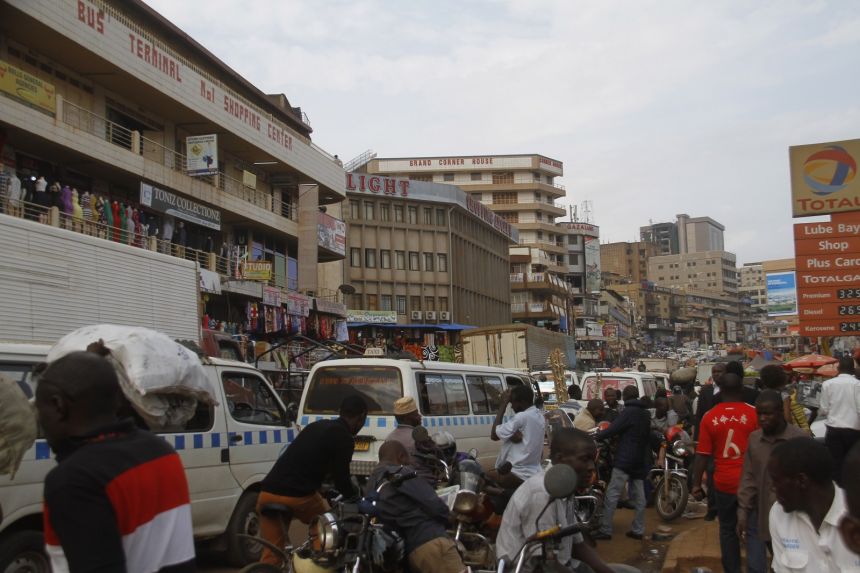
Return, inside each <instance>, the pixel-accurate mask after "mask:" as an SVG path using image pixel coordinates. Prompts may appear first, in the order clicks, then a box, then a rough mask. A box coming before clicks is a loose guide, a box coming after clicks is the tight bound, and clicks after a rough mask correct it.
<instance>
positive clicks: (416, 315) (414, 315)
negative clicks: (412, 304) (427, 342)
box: [410, 310, 421, 320]
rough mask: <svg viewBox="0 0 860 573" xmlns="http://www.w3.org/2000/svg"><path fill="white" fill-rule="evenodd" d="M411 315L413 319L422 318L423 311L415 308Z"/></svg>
mask: <svg viewBox="0 0 860 573" xmlns="http://www.w3.org/2000/svg"><path fill="white" fill-rule="evenodd" d="M410 316H411V317H412V320H421V311H420V310H413V311H412V314H411V315H410Z"/></svg>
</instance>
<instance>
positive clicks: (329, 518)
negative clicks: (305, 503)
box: [308, 513, 340, 556]
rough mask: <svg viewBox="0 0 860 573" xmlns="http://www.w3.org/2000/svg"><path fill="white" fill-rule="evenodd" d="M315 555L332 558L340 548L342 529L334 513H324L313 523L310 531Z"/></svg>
mask: <svg viewBox="0 0 860 573" xmlns="http://www.w3.org/2000/svg"><path fill="white" fill-rule="evenodd" d="M308 535H309V537H310V542H311V548H312V549H313V551H314V554H316V555H320V556H330V555H331V554H333V553H334V552H335V551H336V550H337V548H338V547H340V528H338V525H337V519H335V516H334V514H332V513H323V514H322V515H319V516H317V517H315V518H314V519H313V521H311V525H310V528H309V529H308Z"/></svg>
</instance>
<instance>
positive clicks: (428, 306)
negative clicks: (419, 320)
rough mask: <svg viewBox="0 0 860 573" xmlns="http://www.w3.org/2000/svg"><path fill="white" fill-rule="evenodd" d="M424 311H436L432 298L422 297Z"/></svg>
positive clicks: (434, 301)
mask: <svg viewBox="0 0 860 573" xmlns="http://www.w3.org/2000/svg"><path fill="white" fill-rule="evenodd" d="M424 310H429V311H431V312H432V311H435V310H436V299H435V298H433V297H432V296H425V297H424Z"/></svg>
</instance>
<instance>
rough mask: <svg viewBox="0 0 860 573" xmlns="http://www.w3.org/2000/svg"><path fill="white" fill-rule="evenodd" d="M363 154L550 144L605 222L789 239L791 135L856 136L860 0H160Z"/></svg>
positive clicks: (233, 61) (633, 228)
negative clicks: (708, 226)
mask: <svg viewBox="0 0 860 573" xmlns="http://www.w3.org/2000/svg"><path fill="white" fill-rule="evenodd" d="M147 2H149V3H150V4H151V5H152V6H153V7H155V8H156V9H157V10H159V11H160V12H161V13H162V14H164V15H165V16H166V17H167V18H169V19H170V20H172V21H173V22H175V23H176V24H177V25H178V26H179V27H181V28H182V29H183V30H185V31H186V32H188V33H189V34H190V35H191V36H192V37H194V38H195V39H196V40H198V41H199V42H201V43H202V44H203V45H204V46H206V47H207V48H208V49H209V50H210V51H212V52H213V53H214V54H215V55H216V56H218V57H220V58H221V59H223V60H224V61H225V62H226V63H227V64H229V65H230V66H232V67H233V68H234V69H236V70H237V71H238V72H239V73H241V74H242V75H243V76H245V77H246V78H247V79H248V80H250V81H251V82H252V83H254V84H255V85H257V86H258V87H259V88H260V89H262V90H263V91H265V92H267V93H285V94H286V95H287V97H288V98H289V99H290V102H291V103H292V104H293V105H297V106H301V108H302V110H303V111H305V112H306V113H307V114H308V116H309V117H310V120H311V124H312V126H313V128H314V135H313V137H314V140H315V141H316V143H318V144H319V145H321V146H322V147H324V148H325V149H327V150H328V151H330V152H331V153H337V154H338V155H339V156H340V157H341V158H342V159H344V160H348V159H350V158H352V157H354V156H356V155H358V154H360V153H361V152H363V151H364V150H366V149H373V150H374V151H376V152H377V153H378V154H379V156H380V157H386V156H388V157H392V156H413V155H414V156H418V155H478V154H509V153H540V154H543V155H547V156H549V157H552V158H554V159H558V160H561V161H563V162H564V170H565V176H564V178H563V179H562V180H561V182H562V183H564V184H565V186H566V187H567V198H566V199H564V200H563V202H564V203H573V204H581V203H582V202H583V201H591V202H592V205H593V211H594V221H593V222H596V223H597V224H599V225H600V227H601V239H602V241H604V242H608V241H626V240H635V239H637V238H638V232H639V226H640V225H646V224H648V222H649V220H653V221H654V222H658V221H668V220H673V219H674V216H675V215H676V214H678V213H688V214H689V215H691V216H703V215H709V216H711V217H713V218H714V219H716V220H718V221H720V222H721V223H723V224H724V225H725V227H726V245H727V248H728V249H730V250H732V251H734V252H735V253H737V255H738V262H739V263H742V262H751V261H757V260H763V259H772V258H783V257H792V256H793V254H794V250H793V245H792V242H791V241H792V238H791V224H792V220H791V211H790V206H791V204H790V190H789V179H788V147H789V146H790V145H797V144H803V143H813V142H820V141H833V140H839V139H852V138H857V137H860V97H858V93H860V89H858V88H860V70H858V67H860V66H858V64H860V45H858V44H860V2H856V1H853V0H845V1H841V2H837V1H833V2H824V1H818V2H816V1H809V0H797V1H795V0H774V1H770V2H755V1H749V0H739V1H710V2H695V1H669V0H665V1H648V0H626V1H612V0H600V1H597V2H595V1H593V0H592V1H579V0H576V1H574V0H557V1H551V0H546V1H544V0H522V1H503V0H499V1H491V0H472V1H470V0H451V1H447V0H436V1H432V2H424V1H411V0H391V1H388V2H386V1H382V0H347V1H342V2H341V1H327V0H246V1H242V2H240V1H238V0H205V1H204V0H185V1H183V2H176V1H175V0H147Z"/></svg>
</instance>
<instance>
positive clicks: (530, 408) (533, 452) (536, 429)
mask: <svg viewBox="0 0 860 573" xmlns="http://www.w3.org/2000/svg"><path fill="white" fill-rule="evenodd" d="M508 404H510V405H511V409H512V410H513V411H514V415H513V416H512V417H511V419H510V420H508V421H507V422H504V423H503V419H504V416H505V412H506V410H507V406H508ZM545 426H546V421H545V420H544V417H543V414H542V413H541V412H540V410H538V409H537V408H536V407H535V406H534V392H532V389H531V388H529V387H528V386H526V385H520V386H514V388H513V389H512V390H510V391H507V392H505V393H504V394H503V395H502V400H501V404H499V411H498V412H497V413H496V419H495V421H494V422H493V429H492V431H491V433H490V438H491V439H492V440H493V441H499V440H502V449H501V451H500V452H499V457H498V458H497V459H496V469H495V470H491V471H489V472H487V477H488V478H489V479H490V480H492V481H495V482H496V483H498V484H499V485H500V486H502V487H503V488H505V489H516V488H517V487H519V486H520V484H522V483H523V482H524V481H525V480H527V479H528V478H530V477H531V476H533V475H535V474H536V473H540V471H541V466H540V462H541V458H542V457H543V442H544V429H545Z"/></svg>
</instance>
